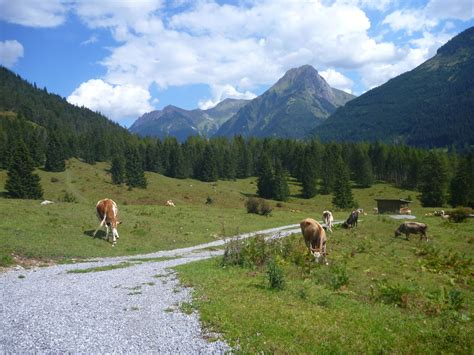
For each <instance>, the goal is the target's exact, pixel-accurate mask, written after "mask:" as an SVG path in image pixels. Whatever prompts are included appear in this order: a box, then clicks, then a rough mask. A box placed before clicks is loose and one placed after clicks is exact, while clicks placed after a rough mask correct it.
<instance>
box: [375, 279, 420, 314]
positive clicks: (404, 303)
mask: <svg viewBox="0 0 474 355" xmlns="http://www.w3.org/2000/svg"><path fill="white" fill-rule="evenodd" d="M378 291H379V294H378V296H377V300H378V301H381V302H382V303H385V304H396V305H397V306H399V307H402V308H407V307H408V296H409V294H410V293H411V292H412V290H411V288H409V287H408V286H403V285H400V284H398V283H397V284H395V285H389V284H387V283H385V282H382V283H380V284H379V289H378Z"/></svg>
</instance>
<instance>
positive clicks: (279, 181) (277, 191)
mask: <svg viewBox="0 0 474 355" xmlns="http://www.w3.org/2000/svg"><path fill="white" fill-rule="evenodd" d="M272 195H273V198H274V199H275V200H278V201H286V200H288V197H289V195H290V189H289V187H288V181H287V180H286V173H285V170H284V169H283V166H282V164H281V162H280V160H277V161H276V162H275V176H274V177H273V194H272Z"/></svg>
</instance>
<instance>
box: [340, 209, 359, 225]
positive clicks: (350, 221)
mask: <svg viewBox="0 0 474 355" xmlns="http://www.w3.org/2000/svg"><path fill="white" fill-rule="evenodd" d="M358 221H359V212H358V211H357V210H355V211H352V212H351V214H350V215H349V217H348V218H347V220H346V221H345V222H344V223H343V224H342V226H343V227H344V228H353V227H357V223H358Z"/></svg>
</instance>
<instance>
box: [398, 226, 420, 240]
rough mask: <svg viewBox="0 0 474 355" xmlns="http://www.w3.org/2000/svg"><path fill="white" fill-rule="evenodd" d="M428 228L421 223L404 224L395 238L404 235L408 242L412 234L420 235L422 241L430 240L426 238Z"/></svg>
mask: <svg viewBox="0 0 474 355" xmlns="http://www.w3.org/2000/svg"><path fill="white" fill-rule="evenodd" d="M427 229H428V226H427V225H426V224H424V223H419V222H404V223H402V224H400V227H398V229H397V230H396V231H395V237H398V236H400V235H401V234H402V233H404V234H405V238H406V239H407V240H408V237H409V235H410V234H419V235H420V240H421V239H423V238H425V239H426V240H428V237H427V236H426V230H427Z"/></svg>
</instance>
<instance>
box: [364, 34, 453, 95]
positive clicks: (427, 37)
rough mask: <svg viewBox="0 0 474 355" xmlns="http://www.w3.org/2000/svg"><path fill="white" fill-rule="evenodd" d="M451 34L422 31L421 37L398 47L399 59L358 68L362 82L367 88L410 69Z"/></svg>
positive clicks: (423, 60) (430, 55)
mask: <svg viewBox="0 0 474 355" xmlns="http://www.w3.org/2000/svg"><path fill="white" fill-rule="evenodd" d="M451 37H453V34H448V33H440V34H438V35H433V34H431V33H429V32H423V35H422V37H419V38H416V39H412V40H410V41H409V43H408V44H409V46H407V47H405V48H402V49H400V59H399V60H397V61H394V62H387V63H378V64H373V65H366V66H364V67H362V68H361V69H360V73H361V74H362V82H363V83H364V84H365V85H366V86H367V87H368V88H369V89H371V88H374V87H376V86H378V85H380V84H383V83H384V82H386V81H387V80H389V79H391V78H393V77H395V76H397V75H400V74H402V73H404V72H406V71H409V70H412V69H413V68H415V67H417V66H418V65H420V64H422V63H423V62H425V61H426V60H428V59H429V58H431V57H433V56H434V55H435V54H436V50H437V49H438V48H439V47H440V46H442V45H443V44H444V43H446V42H447V41H448V40H449V39H450V38H451Z"/></svg>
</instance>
